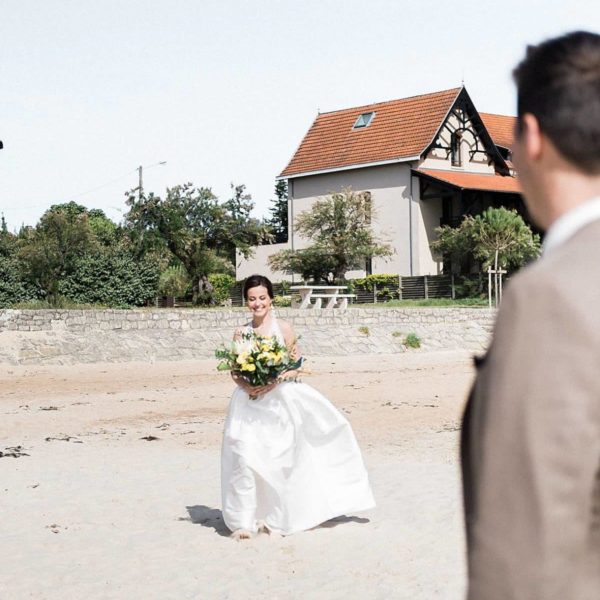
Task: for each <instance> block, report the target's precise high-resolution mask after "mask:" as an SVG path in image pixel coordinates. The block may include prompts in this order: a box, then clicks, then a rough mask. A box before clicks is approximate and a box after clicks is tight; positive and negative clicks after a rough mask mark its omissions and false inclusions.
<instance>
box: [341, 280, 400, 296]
mask: <svg viewBox="0 0 600 600" xmlns="http://www.w3.org/2000/svg"><path fill="white" fill-rule="evenodd" d="M352 283H353V285H352V290H351V291H350V293H353V291H354V289H356V287H360V288H362V289H363V290H367V291H369V292H372V291H373V290H374V289H377V301H378V302H386V301H387V300H393V299H394V298H398V275H389V274H381V275H367V276H366V277H361V278H358V279H354V280H352Z"/></svg>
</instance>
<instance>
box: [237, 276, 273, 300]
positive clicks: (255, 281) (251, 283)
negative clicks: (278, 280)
mask: <svg viewBox="0 0 600 600" xmlns="http://www.w3.org/2000/svg"><path fill="white" fill-rule="evenodd" d="M261 285H262V286H263V287H265V288H267V293H268V294H269V298H271V300H272V299H273V298H274V296H275V295H274V294H273V284H272V283H271V280H270V279H268V278H267V277H265V276H264V275H250V277H248V279H246V281H244V300H248V290H251V289H252V288H255V287H259V286H261Z"/></svg>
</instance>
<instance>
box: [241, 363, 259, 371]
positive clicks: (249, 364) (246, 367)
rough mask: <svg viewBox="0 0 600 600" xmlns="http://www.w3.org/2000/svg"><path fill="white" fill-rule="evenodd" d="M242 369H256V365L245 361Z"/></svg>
mask: <svg viewBox="0 0 600 600" xmlns="http://www.w3.org/2000/svg"><path fill="white" fill-rule="evenodd" d="M242 371H250V372H252V371H256V365H253V364H251V363H246V364H245V365H242Z"/></svg>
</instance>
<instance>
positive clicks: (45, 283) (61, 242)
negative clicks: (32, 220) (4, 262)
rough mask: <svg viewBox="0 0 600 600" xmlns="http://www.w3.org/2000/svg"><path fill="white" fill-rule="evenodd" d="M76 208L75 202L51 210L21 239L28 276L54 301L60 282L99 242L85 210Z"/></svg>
mask: <svg viewBox="0 0 600 600" xmlns="http://www.w3.org/2000/svg"><path fill="white" fill-rule="evenodd" d="M73 205H74V206H73ZM76 207H78V205H75V203H69V204H67V205H54V206H52V207H50V208H49V209H48V210H47V211H46V212H45V213H44V214H43V215H42V217H41V219H40V221H39V223H38V224H37V225H36V227H35V228H31V227H29V228H25V229H23V230H22V231H21V233H20V236H19V237H20V240H19V243H20V253H19V256H20V258H21V260H22V261H23V262H24V263H25V264H26V266H27V271H28V274H29V277H30V279H31V281H32V282H33V283H34V284H35V285H37V286H38V287H39V288H40V289H41V290H42V291H43V294H44V295H45V296H46V297H48V298H49V300H50V301H51V302H54V301H56V300H57V299H58V294H59V291H58V288H59V283H60V281H61V279H63V278H64V277H66V276H67V275H68V274H69V273H70V272H72V270H73V267H74V264H75V261H76V260H77V259H78V258H79V257H80V256H82V255H84V254H86V253H87V252H88V251H90V250H91V249H92V248H93V247H94V245H95V243H96V242H95V239H94V236H93V232H92V230H91V228H90V224H89V221H88V215H87V211H86V209H85V208H84V207H81V208H82V209H83V211H79V210H77V208H76Z"/></svg>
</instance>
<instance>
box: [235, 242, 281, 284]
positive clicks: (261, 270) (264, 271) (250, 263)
mask: <svg viewBox="0 0 600 600" xmlns="http://www.w3.org/2000/svg"><path fill="white" fill-rule="evenodd" d="M289 247H290V244H289V243H286V244H268V245H265V246H254V248H253V250H254V253H253V255H252V256H251V257H249V258H244V257H243V256H242V255H241V254H240V253H239V252H236V256H235V258H236V260H235V263H236V264H235V277H236V279H237V280H238V281H239V280H241V279H246V277H249V276H250V275H254V274H256V273H258V274H260V275H264V276H265V277H268V278H269V279H270V280H271V281H283V280H290V276H289V275H286V274H284V273H280V272H276V271H271V269H270V268H269V266H268V263H267V258H268V257H269V256H271V255H272V254H275V252H279V250H285V249H287V248H289Z"/></svg>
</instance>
